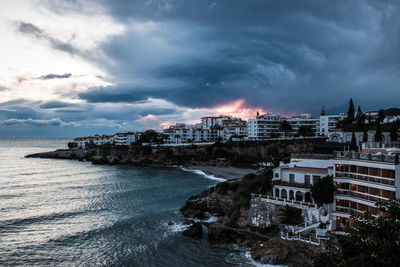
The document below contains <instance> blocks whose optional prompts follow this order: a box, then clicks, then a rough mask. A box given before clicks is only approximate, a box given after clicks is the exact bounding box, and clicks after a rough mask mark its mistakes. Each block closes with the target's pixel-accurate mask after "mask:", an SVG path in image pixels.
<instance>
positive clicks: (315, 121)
mask: <svg viewBox="0 0 400 267" xmlns="http://www.w3.org/2000/svg"><path fill="white" fill-rule="evenodd" d="M287 122H288V123H289V124H290V125H291V126H292V132H293V133H297V132H298V131H299V128H300V127H301V126H305V127H310V128H311V129H313V130H314V133H315V134H317V133H318V130H319V129H318V126H319V124H320V123H319V122H320V118H313V117H312V116H311V114H309V113H306V114H300V115H298V116H293V117H291V118H288V119H287Z"/></svg>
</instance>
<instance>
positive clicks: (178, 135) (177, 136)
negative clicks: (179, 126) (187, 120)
mask: <svg viewBox="0 0 400 267" xmlns="http://www.w3.org/2000/svg"><path fill="white" fill-rule="evenodd" d="M179 138H181V135H180V134H176V135H175V139H176V143H177V144H178V139H179Z"/></svg>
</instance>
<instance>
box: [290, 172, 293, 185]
mask: <svg viewBox="0 0 400 267" xmlns="http://www.w3.org/2000/svg"><path fill="white" fill-rule="evenodd" d="M289 183H294V174H293V173H290V174H289Z"/></svg>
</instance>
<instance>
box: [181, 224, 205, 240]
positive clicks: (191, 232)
mask: <svg viewBox="0 0 400 267" xmlns="http://www.w3.org/2000/svg"><path fill="white" fill-rule="evenodd" d="M182 234H183V235H184V236H189V237H193V238H201V237H202V236H203V225H202V223H200V222H196V223H194V224H192V225H191V226H189V227H188V228H187V229H185V230H184V231H183V232H182Z"/></svg>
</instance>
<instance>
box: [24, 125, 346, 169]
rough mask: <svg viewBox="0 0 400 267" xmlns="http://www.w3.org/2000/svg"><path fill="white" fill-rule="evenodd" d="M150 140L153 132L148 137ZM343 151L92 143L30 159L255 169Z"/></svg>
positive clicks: (290, 144)
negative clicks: (297, 155) (296, 156)
mask: <svg viewBox="0 0 400 267" xmlns="http://www.w3.org/2000/svg"><path fill="white" fill-rule="evenodd" d="M148 135H149V136H150V137H149V138H150V139H151V138H153V137H151V136H152V135H151V133H149V134H148ZM334 149H340V148H338V147H337V146H332V147H331V146H330V144H327V143H326V142H325V139H323V138H312V139H304V140H280V141H263V142H249V141H241V142H227V143H220V142H217V143H215V144H213V145H199V146H198V145H188V146H177V147H174V146H172V147H170V146H159V145H155V146H150V145H142V144H139V143H138V144H134V145H131V146H115V145H111V144H105V145H102V146H97V145H95V144H91V145H90V146H88V148H85V149H69V150H57V151H54V152H48V153H38V154H34V155H29V156H30V157H44V158H46V157H47V158H65V159H79V160H87V161H92V162H93V163H96V164H132V165H190V164H193V165H197V163H199V164H202V163H203V164H204V163H205V164H206V165H215V166H233V167H239V168H256V167H257V165H258V164H259V163H260V162H272V163H273V164H274V165H278V164H279V161H288V160H289V158H290V154H292V153H313V152H316V153H321V152H329V151H332V150H334Z"/></svg>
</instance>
